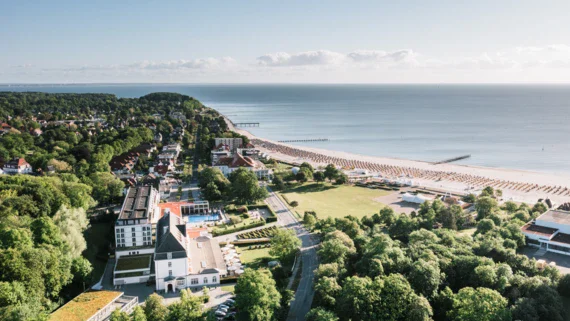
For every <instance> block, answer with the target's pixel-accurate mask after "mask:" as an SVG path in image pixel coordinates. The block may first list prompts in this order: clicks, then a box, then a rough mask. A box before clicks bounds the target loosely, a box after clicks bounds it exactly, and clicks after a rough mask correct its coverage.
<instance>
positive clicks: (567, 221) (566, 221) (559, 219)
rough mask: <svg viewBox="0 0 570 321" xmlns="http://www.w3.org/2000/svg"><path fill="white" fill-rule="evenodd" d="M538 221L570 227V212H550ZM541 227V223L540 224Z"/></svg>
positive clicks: (538, 218) (541, 216)
mask: <svg viewBox="0 0 570 321" xmlns="http://www.w3.org/2000/svg"><path fill="white" fill-rule="evenodd" d="M536 221H537V222H538V221H545V222H552V223H556V224H561V225H570V212H568V211H562V210H554V209H551V210H548V211H546V212H545V213H544V214H542V215H540V216H539V217H537V218H536ZM538 224H539V225H540V223H538Z"/></svg>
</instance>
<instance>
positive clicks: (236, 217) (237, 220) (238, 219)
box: [230, 216, 242, 225]
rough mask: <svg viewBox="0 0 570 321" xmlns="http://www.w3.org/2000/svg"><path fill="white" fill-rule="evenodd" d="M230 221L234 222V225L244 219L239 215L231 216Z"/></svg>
mask: <svg viewBox="0 0 570 321" xmlns="http://www.w3.org/2000/svg"><path fill="white" fill-rule="evenodd" d="M230 221H231V222H232V225H236V224H238V223H241V222H242V219H241V217H239V216H230Z"/></svg>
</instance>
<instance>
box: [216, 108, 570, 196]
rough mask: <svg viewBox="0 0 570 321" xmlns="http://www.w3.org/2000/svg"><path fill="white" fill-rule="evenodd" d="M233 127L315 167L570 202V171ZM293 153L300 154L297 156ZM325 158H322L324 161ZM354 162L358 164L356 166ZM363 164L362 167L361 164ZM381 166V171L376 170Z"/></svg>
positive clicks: (268, 149)
mask: <svg viewBox="0 0 570 321" xmlns="http://www.w3.org/2000/svg"><path fill="white" fill-rule="evenodd" d="M224 118H225V119H226V122H227V123H228V126H229V128H230V129H231V130H233V131H235V132H237V133H239V134H241V135H244V136H246V137H248V138H249V139H250V140H252V141H256V142H257V144H255V143H254V145H256V146H257V147H258V148H259V149H260V150H261V151H262V152H264V153H267V154H268V155H270V156H271V157H272V158H275V159H277V160H280V161H285V162H289V163H302V162H304V161H306V162H308V163H310V164H311V165H313V166H315V167H319V166H326V165H327V164H329V163H331V162H332V163H334V164H335V165H341V166H342V165H343V164H350V165H351V166H353V167H355V168H364V169H368V170H370V171H371V172H377V173H379V174H381V175H382V176H383V177H387V178H392V179H396V178H398V177H399V176H402V175H403V176H407V177H408V178H412V179H413V180H414V184H415V185H418V186H422V187H428V188H437V189H443V190H448V191H450V192H456V193H469V192H473V193H477V192H478V191H480V190H481V189H482V188H484V187H485V186H487V185H490V186H493V187H495V188H499V189H502V191H503V199H505V200H513V201H517V202H527V203H534V202H536V201H537V200H538V199H540V198H546V197H548V198H550V199H551V200H553V201H554V202H555V203H564V202H570V174H565V173H559V174H558V173H540V172H533V171H526V170H518V169H508V168H493V167H483V166H473V165H458V164H451V163H446V164H438V165H434V164H432V163H429V162H425V161H416V160H407V159H400V158H389V157H378V156H367V155H359V154H353V153H347V152H341V151H332V150H326V149H320V148H313V147H306V146H297V145H291V144H286V143H279V142H276V141H272V140H269V139H265V138H261V137H257V136H255V135H253V134H252V133H250V132H249V131H247V130H245V129H239V128H236V127H234V126H233V123H232V122H231V120H230V119H228V118H227V117H226V116H224ZM293 154H298V155H297V156H294V155H293ZM321 159H322V161H319V160H321ZM353 164H354V165H353ZM359 165H361V166H359ZM375 169H378V170H375Z"/></svg>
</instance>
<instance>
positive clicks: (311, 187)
mask: <svg viewBox="0 0 570 321" xmlns="http://www.w3.org/2000/svg"><path fill="white" fill-rule="evenodd" d="M335 188H338V186H335V185H329V184H319V183H312V184H306V185H299V186H296V187H293V188H290V189H287V190H285V191H283V192H282V193H283V194H287V193H299V194H304V193H315V192H324V191H328V190H329V189H335Z"/></svg>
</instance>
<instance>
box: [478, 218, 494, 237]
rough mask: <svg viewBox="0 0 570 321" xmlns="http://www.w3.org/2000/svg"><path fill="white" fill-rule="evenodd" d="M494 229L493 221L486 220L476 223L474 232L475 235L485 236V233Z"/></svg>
mask: <svg viewBox="0 0 570 321" xmlns="http://www.w3.org/2000/svg"><path fill="white" fill-rule="evenodd" d="M494 228H495V223H494V222H493V220H490V219H488V218H486V219H483V220H481V221H479V223H477V230H476V231H475V234H486V233H487V232H489V231H492V230H493V229H494Z"/></svg>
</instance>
